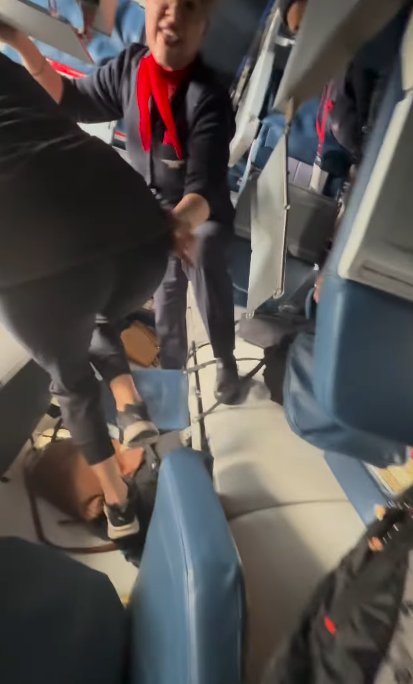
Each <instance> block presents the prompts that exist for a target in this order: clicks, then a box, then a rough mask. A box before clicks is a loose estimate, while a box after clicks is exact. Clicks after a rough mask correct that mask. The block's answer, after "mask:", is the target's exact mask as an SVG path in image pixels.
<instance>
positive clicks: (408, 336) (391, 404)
mask: <svg viewBox="0 0 413 684" xmlns="http://www.w3.org/2000/svg"><path fill="white" fill-rule="evenodd" d="M401 95H402V92H401V87H400V76H399V73H398V72H397V73H396V72H395V73H394V75H393V78H392V79H391V81H390V83H389V87H388V89H387V93H386V96H385V98H384V102H383V104H382V107H381V112H380V116H379V119H378V122H377V125H376V128H375V131H374V133H373V134H372V137H371V141H370V145H369V148H368V150H367V153H366V157H365V159H364V162H363V164H362V167H361V169H360V172H359V177H358V182H357V184H356V186H355V188H354V191H353V194H352V197H351V200H350V203H349V206H348V209H347V212H346V214H345V217H344V220H343V224H342V226H341V229H340V232H339V235H338V238H337V241H336V243H335V245H334V249H333V251H332V254H331V258H330V260H329V263H328V267H327V269H326V276H325V280H324V283H323V287H322V290H321V300H320V305H319V307H318V315H317V334H316V343H315V379H314V386H315V392H316V396H317V398H318V400H319V401H320V403H321V405H322V406H323V408H324V409H325V410H326V411H327V413H328V414H329V415H331V416H333V417H334V418H336V419H337V420H339V421H340V422H342V423H344V424H346V425H349V426H352V427H356V428H359V429H362V430H367V431H369V432H373V433H375V434H378V435H381V436H383V437H386V438H387V439H392V440H396V441H399V442H403V443H405V444H413V421H412V407H413V401H412V392H413V363H412V353H411V348H412V347H411V340H412V337H413V303H412V302H410V301H408V300H404V299H400V298H399V297H396V296H393V295H390V294H386V293H385V292H383V291H380V290H377V289H374V288H372V287H369V286H366V285H363V284H360V283H357V282H354V281H351V280H345V279H342V278H341V277H339V275H338V266H339V263H340V258H341V255H342V253H343V250H344V248H345V246H346V243H347V240H348V238H349V236H350V234H351V231H352V226H353V221H354V218H355V216H356V213H357V210H358V207H359V205H360V202H361V199H362V197H363V195H364V192H365V189H366V187H367V184H368V181H369V178H370V175H371V172H372V169H373V168H374V166H375V164H376V161H377V156H378V153H379V150H380V148H381V145H382V142H383V139H384V137H385V133H386V130H387V128H388V125H389V122H390V118H391V116H392V113H393V110H394V107H395V105H396V103H397V102H398V101H399V100H400V98H401ZM389 230H391V226H389Z"/></svg>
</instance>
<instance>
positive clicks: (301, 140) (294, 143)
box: [253, 97, 348, 169]
mask: <svg viewBox="0 0 413 684" xmlns="http://www.w3.org/2000/svg"><path fill="white" fill-rule="evenodd" d="M319 107H320V98H319V97H315V98H313V99H312V100H309V101H308V102H305V103H304V104H303V105H302V106H301V107H300V109H299V110H298V112H297V114H296V116H295V117H294V119H293V121H292V123H291V130H290V134H289V136H288V154H289V156H290V157H292V158H293V159H298V161H300V162H304V163H305V164H310V165H311V164H314V161H315V158H316V154H317V148H318V135H317V129H316V121H317V114H318V110H319ZM284 128H285V116H284V114H281V113H280V112H273V113H272V114H269V115H268V116H267V117H266V118H265V119H264V121H263V123H262V128H261V131H260V134H259V136H258V145H257V149H256V151H255V155H254V159H253V163H254V164H255V165H256V166H258V168H259V169H263V168H264V166H265V164H266V163H267V161H268V159H269V158H270V156H271V153H272V151H273V150H274V149H275V147H276V145H277V143H278V141H279V139H280V137H281V135H282V133H283V131H284ZM331 152H338V153H340V154H342V155H343V156H345V157H347V156H348V153H347V152H346V151H345V150H344V148H343V147H342V146H341V145H340V144H339V143H338V142H337V141H336V140H335V138H334V136H333V135H332V133H331V132H330V131H329V130H327V131H326V139H325V143H324V147H323V154H322V158H323V159H324V157H326V156H327V155H328V154H329V153H331Z"/></svg>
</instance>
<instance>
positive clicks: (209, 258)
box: [155, 221, 235, 369]
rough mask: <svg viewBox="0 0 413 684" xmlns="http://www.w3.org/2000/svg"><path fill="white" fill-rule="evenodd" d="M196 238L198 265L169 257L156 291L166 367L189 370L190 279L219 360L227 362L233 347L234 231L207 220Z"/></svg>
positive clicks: (158, 320)
mask: <svg viewBox="0 0 413 684" xmlns="http://www.w3.org/2000/svg"><path fill="white" fill-rule="evenodd" d="M197 237H198V249H197V258H196V263H195V266H194V267H189V266H187V265H186V264H184V263H183V262H182V261H181V260H180V259H178V258H177V257H175V256H170V257H169V261H168V267H167V270H166V274H165V277H164V279H163V281H162V285H161V286H160V288H159V289H158V290H157V292H156V293H155V310H156V330H157V333H158V336H159V338H160V341H161V365H162V368H168V369H181V368H185V367H186V362H187V356H188V341H187V330H186V303H187V290H188V280H190V281H191V283H192V285H193V287H194V292H195V297H196V302H197V305H198V308H199V311H200V313H201V316H202V320H203V322H204V325H205V327H206V329H207V332H208V336H209V339H210V342H211V345H212V349H213V352H214V355H215V358H227V357H228V356H230V355H231V354H232V353H233V351H234V348H235V323H234V300H233V292H232V282H231V278H230V276H229V273H228V266H227V256H226V251H227V248H228V247H229V245H230V243H231V240H232V237H233V232H232V229H231V228H230V227H228V226H224V225H222V224H219V223H217V222H215V221H208V222H207V223H205V224H204V225H203V226H200V228H198V231H197Z"/></svg>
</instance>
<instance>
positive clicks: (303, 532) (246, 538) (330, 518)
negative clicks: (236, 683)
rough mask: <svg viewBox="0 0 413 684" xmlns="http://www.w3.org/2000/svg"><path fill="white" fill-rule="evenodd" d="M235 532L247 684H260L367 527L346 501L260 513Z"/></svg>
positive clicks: (237, 526)
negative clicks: (243, 597) (243, 595)
mask: <svg viewBox="0 0 413 684" xmlns="http://www.w3.org/2000/svg"><path fill="white" fill-rule="evenodd" d="M231 529H232V533H233V535H234V539H235V542H236V544H237V546H238V549H239V552H240V555H241V558H242V563H243V569H244V575H245V582H246V592H247V596H248V606H249V612H248V633H247V644H248V650H247V654H246V657H247V682H249V683H251V684H255V682H259V681H260V680H261V677H262V674H263V671H264V669H265V667H266V664H267V662H268V660H269V658H270V657H271V656H272V655H273V653H274V651H275V649H276V648H277V646H279V645H280V644H281V643H282V641H283V640H284V638H285V637H287V636H288V635H289V634H290V633H291V631H292V629H294V627H295V625H296V622H297V620H298V619H299V617H300V614H301V611H302V610H303V608H304V607H305V605H306V604H307V602H308V600H309V599H310V596H311V594H312V593H313V591H314V589H315V587H316V586H317V584H318V583H319V582H320V580H321V579H322V578H323V577H324V575H325V574H326V573H327V572H328V571H330V570H331V569H332V568H333V567H334V566H335V565H336V564H337V563H338V562H339V561H340V559H341V558H342V557H343V556H344V555H345V554H346V553H347V552H348V551H349V549H350V548H351V547H352V546H353V545H354V544H355V542H356V541H357V540H358V538H359V537H360V536H361V534H362V533H363V531H364V525H363V523H362V521H361V520H360V518H359V517H358V516H357V514H356V512H355V511H354V508H353V507H352V505H351V504H350V503H348V502H346V501H341V502H320V503H317V502H313V503H302V504H296V505H291V506H281V507H277V508H272V509H268V510H262V511H257V512H255V513H251V514H250V515H245V516H243V517H241V518H238V519H237V520H234V521H233V522H232V523H231Z"/></svg>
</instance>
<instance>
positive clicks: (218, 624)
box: [128, 449, 245, 684]
mask: <svg viewBox="0 0 413 684" xmlns="http://www.w3.org/2000/svg"><path fill="white" fill-rule="evenodd" d="M129 610H130V613H131V626H132V641H131V656H130V657H131V662H130V677H129V680H128V681H129V682H131V684H154V683H156V684H175V682H176V683H178V682H179V684H239V683H240V682H241V678H242V647H243V632H244V617H245V616H244V586H243V577H242V571H241V566H240V561H239V557H238V553H237V550H236V548H235V545H234V542H233V540H232V537H231V534H230V531H229V527H228V524H227V522H226V520H225V516H224V513H223V511H222V508H221V506H220V503H219V500H218V497H217V496H216V494H215V492H214V488H213V484H212V481H211V478H210V476H209V474H208V471H207V468H206V467H205V456H204V455H202V454H200V453H199V452H195V451H192V450H191V449H181V450H179V451H177V452H174V453H172V454H171V455H170V456H168V457H167V458H166V459H165V460H164V461H163V463H162V467H161V473H160V479H159V485H158V493H157V500H156V506H155V512H154V514H153V518H152V522H151V525H150V528H149V534H148V538H147V542H146V547H145V551H144V555H143V559H142V564H141V568H140V572H139V578H138V581H137V584H136V587H135V590H134V592H133V595H132V598H131V603H130V607H129Z"/></svg>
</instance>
